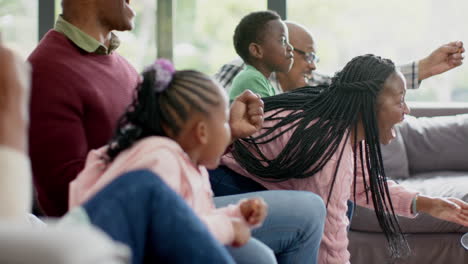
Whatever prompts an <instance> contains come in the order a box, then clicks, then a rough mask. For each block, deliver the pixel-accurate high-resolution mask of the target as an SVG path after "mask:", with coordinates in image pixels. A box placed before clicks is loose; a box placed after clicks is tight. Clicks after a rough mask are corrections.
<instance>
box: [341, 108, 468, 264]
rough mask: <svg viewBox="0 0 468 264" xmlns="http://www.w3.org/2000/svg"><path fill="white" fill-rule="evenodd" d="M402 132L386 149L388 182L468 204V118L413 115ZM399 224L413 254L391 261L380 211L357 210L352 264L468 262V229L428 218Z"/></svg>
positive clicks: (398, 129) (399, 128)
mask: <svg viewBox="0 0 468 264" xmlns="http://www.w3.org/2000/svg"><path fill="white" fill-rule="evenodd" d="M396 132H397V137H396V139H395V140H394V141H392V142H391V143H390V144H389V145H386V146H382V155H383V160H384V167H385V172H386V175H387V177H389V178H391V179H393V180H395V181H397V182H398V183H400V184H401V185H404V186H406V187H408V188H411V189H414V190H417V191H419V192H421V193H422V194H427V195H431V196H442V197H448V196H453V197H457V198H460V199H462V200H464V201H466V202H468V114H461V115H455V116H438V117H420V118H416V117H412V116H409V117H407V118H406V120H405V121H404V122H403V123H401V124H399V125H398V126H397V127H396ZM399 221H400V225H401V227H402V229H403V231H404V233H405V234H406V237H407V239H408V242H409V245H410V248H411V250H412V252H411V256H409V257H407V258H402V259H391V258H390V257H389V253H388V249H387V242H386V240H385V236H384V235H383V233H382V231H381V229H380V227H379V225H378V223H377V221H376V217H375V214H374V212H373V211H372V210H369V209H366V208H363V207H359V206H357V207H356V208H355V210H354V214H353V218H352V222H351V227H350V232H349V240H350V243H349V247H348V248H349V251H350V253H351V263H353V264H360V263H362V264H364V263H366V264H367V263H398V264H412V263H414V264H416V263H418V264H419V263H432V264H437V263H440V264H442V263H443V264H449V263H450V264H458V263H459V264H462V263H464V264H466V263H468V250H466V249H464V248H463V247H462V245H461V242H460V239H461V237H462V235H463V234H464V233H466V232H468V227H463V226H461V225H457V224H454V223H449V222H445V221H442V220H438V219H435V218H432V217H431V216H429V215H425V214H422V213H421V214H419V215H418V216H417V217H416V218H414V219H408V218H404V217H399Z"/></svg>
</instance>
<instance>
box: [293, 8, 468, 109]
mask: <svg viewBox="0 0 468 264" xmlns="http://www.w3.org/2000/svg"><path fill="white" fill-rule="evenodd" d="M467 9H468V2H466V1H458V0H446V1H437V0H413V1H406V0H394V1H385V0H361V1H348V0H334V1H328V0H316V1H310V0H289V1H288V19H289V20H293V21H297V22H299V23H301V24H304V25H305V26H307V27H308V28H309V29H310V30H311V32H312V33H313V34H314V37H315V39H316V40H315V41H316V44H317V51H318V54H319V56H320V58H321V61H320V63H319V65H318V69H319V70H320V71H323V72H327V73H334V72H335V71H337V70H339V69H341V68H342V67H343V66H344V65H345V63H346V62H348V61H349V60H350V59H351V58H353V57H355V56H357V55H361V54H365V53H373V54H376V55H380V56H383V57H388V58H391V59H392V60H394V61H395V62H396V63H397V64H402V63H406V62H409V61H411V60H415V59H420V58H423V57H425V56H427V55H428V54H429V53H430V52H431V51H433V50H434V49H435V48H437V47H439V46H440V45H442V44H444V43H446V42H449V41H452V40H462V41H464V43H465V45H468V31H466V21H467V20H466V15H465V14H464V10H467ZM408 100H412V101H440V102H446V101H464V102H467V101H468V68H467V67H466V66H461V67H459V68H457V69H455V70H452V71H450V72H448V73H445V74H443V75H439V76H435V77H432V78H431V79H428V80H426V81H424V82H423V83H422V85H421V89H419V90H416V91H409V92H408Z"/></svg>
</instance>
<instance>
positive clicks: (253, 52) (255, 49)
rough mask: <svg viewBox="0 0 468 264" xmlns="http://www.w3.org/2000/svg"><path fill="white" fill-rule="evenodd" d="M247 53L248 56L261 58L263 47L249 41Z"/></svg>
mask: <svg viewBox="0 0 468 264" xmlns="http://www.w3.org/2000/svg"><path fill="white" fill-rule="evenodd" d="M249 53H250V56H252V57H254V58H256V59H261V58H263V49H262V46H260V45H259V44H257V43H253V42H252V43H250V45H249Z"/></svg>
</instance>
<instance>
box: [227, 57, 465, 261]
mask: <svg viewBox="0 0 468 264" xmlns="http://www.w3.org/2000/svg"><path fill="white" fill-rule="evenodd" d="M405 86H406V85H405V81H404V79H403V76H402V74H401V73H400V72H399V71H398V70H396V69H395V65H394V64H393V62H392V61H390V60H388V59H383V58H380V57H378V56H374V55H364V56H359V57H356V58H354V59H353V60H352V61H350V62H349V63H348V64H347V65H346V66H345V68H344V69H343V70H342V71H341V72H339V73H337V74H336V76H335V77H334V78H333V80H332V83H331V85H329V86H317V87H304V88H301V89H298V90H295V91H293V92H289V93H284V94H281V95H277V96H272V97H267V98H264V102H265V122H264V127H263V129H262V130H261V131H260V132H258V133H256V134H254V135H253V136H252V137H249V138H244V139H241V140H238V141H236V142H235V143H234V145H233V148H232V152H230V153H229V154H227V155H225V156H224V157H223V163H224V164H225V165H226V166H228V167H229V168H230V169H231V170H233V171H234V172H236V173H238V174H241V175H243V176H247V177H249V178H252V179H254V180H255V181H257V182H258V183H260V184H261V185H263V186H264V187H266V188H267V189H290V190H291V189H293V190H306V191H311V192H314V193H316V194H318V195H320V196H321V197H322V198H323V200H324V201H325V203H326V205H327V219H326V223H325V232H324V236H323V239H322V244H321V247H320V253H319V263H348V262H349V253H348V251H347V245H348V239H347V229H346V228H347V226H348V224H349V222H348V219H347V217H346V215H345V214H346V210H347V200H348V199H352V200H354V201H355V202H356V203H358V204H359V205H362V206H367V207H371V208H373V209H374V210H375V212H376V216H377V218H378V221H379V224H380V226H381V227H382V229H383V232H384V234H385V236H386V238H387V240H388V242H389V249H390V252H391V254H392V255H393V256H394V257H400V256H405V255H407V254H409V247H408V244H407V242H406V240H405V238H404V236H403V235H402V232H401V229H400V227H399V224H398V220H397V218H396V217H395V214H399V215H403V216H407V217H414V216H415V214H417V213H418V212H425V213H428V214H431V215H432V216H434V217H438V218H441V219H445V220H448V221H453V222H457V223H459V224H462V225H466V226H468V204H467V203H464V202H463V201H461V200H458V199H454V198H432V197H427V196H423V195H420V194H418V193H417V192H413V191H410V190H407V189H405V188H403V187H401V186H399V185H397V184H395V183H394V182H392V181H389V180H387V178H386V176H385V171H384V167H383V163H382V155H381V150H380V143H383V144H387V143H389V142H390V140H392V139H393V138H394V137H395V132H394V130H393V126H394V125H395V124H397V123H399V122H400V121H402V120H403V118H404V115H405V114H408V113H409V108H408V107H407V105H406V103H405V100H404V98H405V93H406V87H405Z"/></svg>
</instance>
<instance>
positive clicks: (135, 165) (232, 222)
mask: <svg viewBox="0 0 468 264" xmlns="http://www.w3.org/2000/svg"><path fill="white" fill-rule="evenodd" d="M137 93H138V94H137V96H136V98H135V99H134V102H133V104H132V105H131V106H130V108H129V109H128V110H127V112H126V113H125V114H124V116H123V118H122V119H121V120H120V123H119V125H118V128H117V131H116V135H115V136H114V138H113V139H112V140H111V142H110V144H109V145H108V146H106V147H103V148H101V149H99V150H96V151H92V152H90V154H89V155H88V158H87V161H86V166H85V169H84V170H83V171H82V172H81V173H80V174H79V175H78V177H77V179H76V180H75V181H73V182H72V183H71V185H70V201H69V205H70V208H73V207H75V206H77V205H80V204H82V203H84V202H86V201H87V200H88V199H89V198H90V197H92V196H93V195H95V194H96V193H97V192H98V191H99V190H101V189H103V187H105V186H106V185H108V184H109V183H111V182H112V181H113V180H114V179H115V178H116V177H118V176H119V175H121V174H123V173H125V172H128V171H131V170H135V169H149V170H150V171H152V172H153V173H155V174H157V175H159V176H160V177H161V178H162V179H163V180H164V181H165V182H166V183H167V184H168V185H169V186H170V187H172V189H173V190H175V191H176V192H177V193H178V194H180V195H181V196H182V197H183V198H184V200H185V201H186V202H187V203H188V205H189V206H190V207H191V208H192V209H193V210H194V211H195V213H196V214H197V215H198V216H199V217H200V218H201V220H202V221H203V222H204V223H205V224H206V225H207V227H208V229H209V230H210V231H211V233H212V234H213V235H214V236H215V237H216V238H217V239H218V241H220V242H221V243H223V244H225V245H232V246H237V247H239V246H242V245H244V244H246V243H247V241H248V240H249V238H250V229H251V228H253V227H255V226H258V225H260V224H261V223H262V222H263V220H264V218H265V216H266V211H267V207H266V204H265V203H264V202H263V200H262V199H260V198H251V199H246V200H241V201H240V202H239V203H238V204H236V205H230V206H227V207H224V208H220V209H216V208H215V206H214V204H213V199H212V191H211V188H210V184H209V180H208V174H207V170H206V167H208V168H215V167H216V166H217V165H218V163H219V160H220V157H221V155H222V154H223V153H224V152H225V150H226V148H227V146H228V145H229V144H230V143H231V141H232V139H231V131H232V133H233V134H234V135H233V136H234V137H238V136H247V135H250V134H252V133H253V132H255V131H256V130H257V129H258V128H259V127H261V124H262V114H263V109H262V107H263V102H262V101H261V100H260V99H259V98H258V97H257V96H255V95H253V94H252V93H249V92H247V93H246V96H247V97H249V96H250V99H249V100H250V101H253V103H250V104H248V105H247V104H246V106H245V107H244V108H242V107H240V108H236V109H238V111H234V112H233V113H231V115H230V113H229V108H228V99H227V96H226V95H225V93H224V91H223V90H222V88H220V87H219V86H218V85H217V84H216V83H214V82H213V81H212V80H211V79H210V78H209V77H207V76H206V75H204V74H202V73H200V72H196V71H175V70H174V68H173V67H172V65H171V64H170V63H169V62H167V61H165V60H158V61H157V62H156V63H155V64H153V65H151V66H150V67H148V68H147V69H145V71H144V73H143V80H142V82H141V84H140V86H139V87H138V90H137ZM244 97H245V96H244ZM252 97H253V99H252ZM241 102H242V101H239V100H238V101H237V102H236V103H237V104H239V103H241ZM230 125H231V126H232V128H231V127H230ZM249 244H250V245H251V246H252V245H253V246H254V247H256V248H257V250H256V251H257V252H256V254H257V255H260V256H262V255H264V260H263V261H264V262H265V263H272V262H275V259H274V255H273V254H272V253H271V250H268V251H265V248H266V247H265V246H262V245H260V242H255V241H251V242H249ZM252 257H254V256H252Z"/></svg>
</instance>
